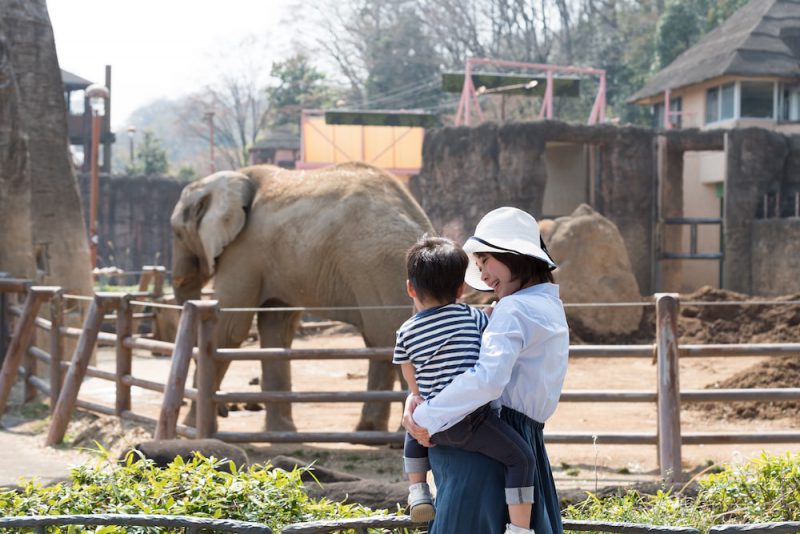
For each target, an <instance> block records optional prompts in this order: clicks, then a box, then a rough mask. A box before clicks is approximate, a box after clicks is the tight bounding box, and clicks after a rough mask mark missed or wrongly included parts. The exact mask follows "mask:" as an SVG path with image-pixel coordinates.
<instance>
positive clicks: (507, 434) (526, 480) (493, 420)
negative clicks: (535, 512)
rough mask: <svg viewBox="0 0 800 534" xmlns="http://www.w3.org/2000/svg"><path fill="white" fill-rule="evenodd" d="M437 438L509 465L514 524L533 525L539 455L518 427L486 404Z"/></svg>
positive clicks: (510, 511)
mask: <svg viewBox="0 0 800 534" xmlns="http://www.w3.org/2000/svg"><path fill="white" fill-rule="evenodd" d="M434 441H435V442H436V443H440V444H442V445H450V446H453V447H458V448H460V449H464V450H468V451H475V452H479V453H481V454H484V455H486V456H489V457H490V458H493V459H495V460H497V461H499V462H500V463H502V464H503V465H504V466H505V467H506V473H505V475H506V484H505V485H506V503H507V504H508V515H509V519H510V520H511V524H513V525H514V526H516V527H521V528H523V529H529V528H530V524H531V508H532V504H533V484H534V480H533V476H534V475H533V466H534V462H535V458H534V456H533V451H532V450H531V448H530V446H529V445H528V444H527V442H525V440H524V439H522V436H520V435H519V434H518V433H517V431H516V430H514V429H513V428H512V427H511V426H510V425H509V424H507V423H505V422H504V421H502V420H500V418H499V417H497V414H495V413H494V412H493V411H492V410H491V409H490V408H489V407H488V406H484V407H483V408H479V409H478V410H476V411H475V412H473V413H471V414H469V415H468V416H467V417H465V418H464V420H463V421H461V422H459V423H458V424H457V425H455V426H454V427H452V428H450V429H448V430H445V431H444V432H440V433H437V434H435V435H434ZM523 532H524V531H523Z"/></svg>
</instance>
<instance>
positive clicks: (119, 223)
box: [80, 174, 186, 271]
mask: <svg viewBox="0 0 800 534" xmlns="http://www.w3.org/2000/svg"><path fill="white" fill-rule="evenodd" d="M184 185H186V183H185V182H180V181H178V180H175V179H173V178H168V177H163V178H162V177H144V176H139V177H133V178H108V176H101V180H100V191H99V195H98V207H97V234H98V237H99V242H98V247H97V266H98V267H108V266H116V267H119V268H121V269H123V270H126V271H138V270H140V269H141V268H142V266H143V265H163V266H165V267H166V268H167V269H171V268H172V231H171V229H170V224H169V217H170V215H172V209H173V208H174V207H175V204H176V203H177V202H178V197H180V194H181V190H182V189H183V186H184ZM80 189H81V195H82V197H83V205H84V206H88V205H89V203H88V202H89V200H88V199H89V177H88V175H87V174H83V175H81V176H80ZM85 211H86V212H87V214H85V215H86V216H87V217H88V209H87V210H85ZM87 224H88V223H87Z"/></svg>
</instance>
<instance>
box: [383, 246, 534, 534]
mask: <svg viewBox="0 0 800 534" xmlns="http://www.w3.org/2000/svg"><path fill="white" fill-rule="evenodd" d="M406 260H407V261H406V264H407V269H408V280H407V281H406V289H407V291H408V295H409V296H410V297H411V298H412V299H413V300H414V307H415V309H416V310H417V313H416V314H415V315H414V316H413V317H411V318H410V319H409V320H408V321H406V322H405V323H403V325H402V326H401V327H400V329H399V330H398V331H397V343H396V345H395V350H394V358H393V362H394V363H397V364H400V366H401V369H402V372H403V376H404V377H405V379H406V380H407V381H408V386H409V389H410V391H411V392H412V393H413V394H414V395H420V396H421V397H423V398H424V399H431V398H433V397H435V396H436V394H437V393H439V392H440V391H441V390H442V389H443V388H444V387H445V386H447V384H449V383H450V382H451V381H452V380H453V378H454V377H455V376H457V375H459V374H461V373H463V372H464V371H467V370H469V369H471V368H472V367H473V366H474V365H475V362H477V361H478V355H479V353H480V346H481V333H482V332H483V329H484V328H485V327H486V324H487V323H488V318H487V316H486V314H485V313H483V312H482V311H479V310H477V309H475V308H472V307H470V306H467V305H466V304H456V299H457V298H459V297H460V296H461V294H462V293H463V291H464V274H465V272H466V270H467V265H468V263H469V260H468V258H467V255H466V253H465V252H464V251H463V250H462V248H461V247H460V246H458V245H457V244H455V243H453V242H452V241H450V240H449V239H445V238H442V237H430V236H427V235H425V236H423V237H422V238H421V239H420V240H419V241H417V243H416V244H414V246H412V247H411V248H410V249H409V251H408V253H407V256H406ZM431 441H432V442H433V443H435V444H439V445H447V446H451V447H457V448H460V449H465V450H469V451H477V452H480V453H482V454H485V455H486V456H489V457H491V458H494V459H495V460H498V461H499V462H501V463H503V464H504V465H505V466H506V484H505V485H506V503H507V504H508V506H509V515H510V517H511V523H512V525H514V527H516V529H517V530H515V532H520V533H529V532H532V531H531V530H529V529H528V527H527V525H528V523H527V522H526V520H525V519H524V518H530V513H531V503H532V502H533V462H534V456H533V451H532V450H531V448H530V447H529V446H528V445H527V443H526V442H525V441H524V440H523V439H522V437H521V436H520V435H519V434H517V432H516V431H515V430H514V429H513V428H511V427H510V426H509V425H508V424H506V423H504V422H503V421H501V420H500V418H499V417H498V416H497V413H496V411H495V410H493V409H491V407H490V406H489V405H488V404H487V405H485V406H483V407H481V408H479V409H477V410H475V411H474V412H472V413H470V414H468V415H467V416H465V417H464V418H463V419H462V420H461V421H457V422H455V423H454V424H452V425H451V426H449V427H446V428H445V429H443V430H442V431H440V432H437V433H436V434H434V435H433V436H432V437H431ZM403 462H404V470H405V472H406V474H407V475H408V479H409V483H410V486H409V495H408V504H409V507H410V515H411V519H412V520H413V521H415V522H426V521H430V520H432V519H433V516H434V515H435V509H434V506H433V499H432V497H431V493H430V488H429V486H428V484H427V483H426V475H427V471H428V469H429V468H430V465H429V463H428V453H427V449H426V448H425V447H423V446H422V445H420V444H419V443H418V442H417V441H416V440H415V439H414V438H413V437H411V435H410V434H406V440H405V447H404V450H403Z"/></svg>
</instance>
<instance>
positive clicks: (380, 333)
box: [356, 312, 405, 431]
mask: <svg viewBox="0 0 800 534" xmlns="http://www.w3.org/2000/svg"><path fill="white" fill-rule="evenodd" d="M389 313H392V312H389ZM373 317H374V319H373V318H370V317H365V318H364V319H365V320H364V323H365V324H364V343H366V345H367V346H368V347H392V346H394V342H395V331H396V330H397V328H396V327H394V328H391V327H387V324H385V323H386V318H385V317H381V318H378V317H375V316H373ZM400 317H401V318H402V316H400ZM394 322H397V320H395V321H394ZM401 323H402V320H400V321H399V323H398V326H399V324H401ZM392 326H393V325H392ZM395 376H397V377H399V378H400V381H401V384H403V385H404V386H405V381H404V380H403V379H402V375H401V373H400V366H399V365H394V364H393V363H392V362H390V361H377V360H371V361H370V362H369V371H368V372H367V390H368V391H377V390H391V389H392V388H393V387H394V379H395ZM390 410H391V404H390V403H388V402H365V403H364V406H363V407H362V408H361V419H360V420H359V422H358V425H357V426H356V430H379V431H386V430H387V429H388V427H389V412H390Z"/></svg>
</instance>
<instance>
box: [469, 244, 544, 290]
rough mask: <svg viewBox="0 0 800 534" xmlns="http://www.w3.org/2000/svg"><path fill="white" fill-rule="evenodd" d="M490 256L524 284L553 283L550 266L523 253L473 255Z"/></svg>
mask: <svg viewBox="0 0 800 534" xmlns="http://www.w3.org/2000/svg"><path fill="white" fill-rule="evenodd" d="M484 254H485V255H487V256H492V257H493V258H495V259H496V260H497V261H499V262H500V263H502V264H503V265H505V266H506V267H508V270H509V271H511V276H512V277H513V278H514V279H518V280H519V281H520V282H521V284H522V285H523V286H524V285H526V284H528V283H529V282H533V283H534V284H541V283H543V282H550V283H551V284H552V283H553V281H554V279H553V273H552V271H551V269H550V266H549V265H547V264H546V263H545V262H543V261H542V260H538V259H536V258H534V257H532V256H526V255H524V254H512V253H499V252H476V253H475V255H476V256H478V257H480V256H482V255H484Z"/></svg>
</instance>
